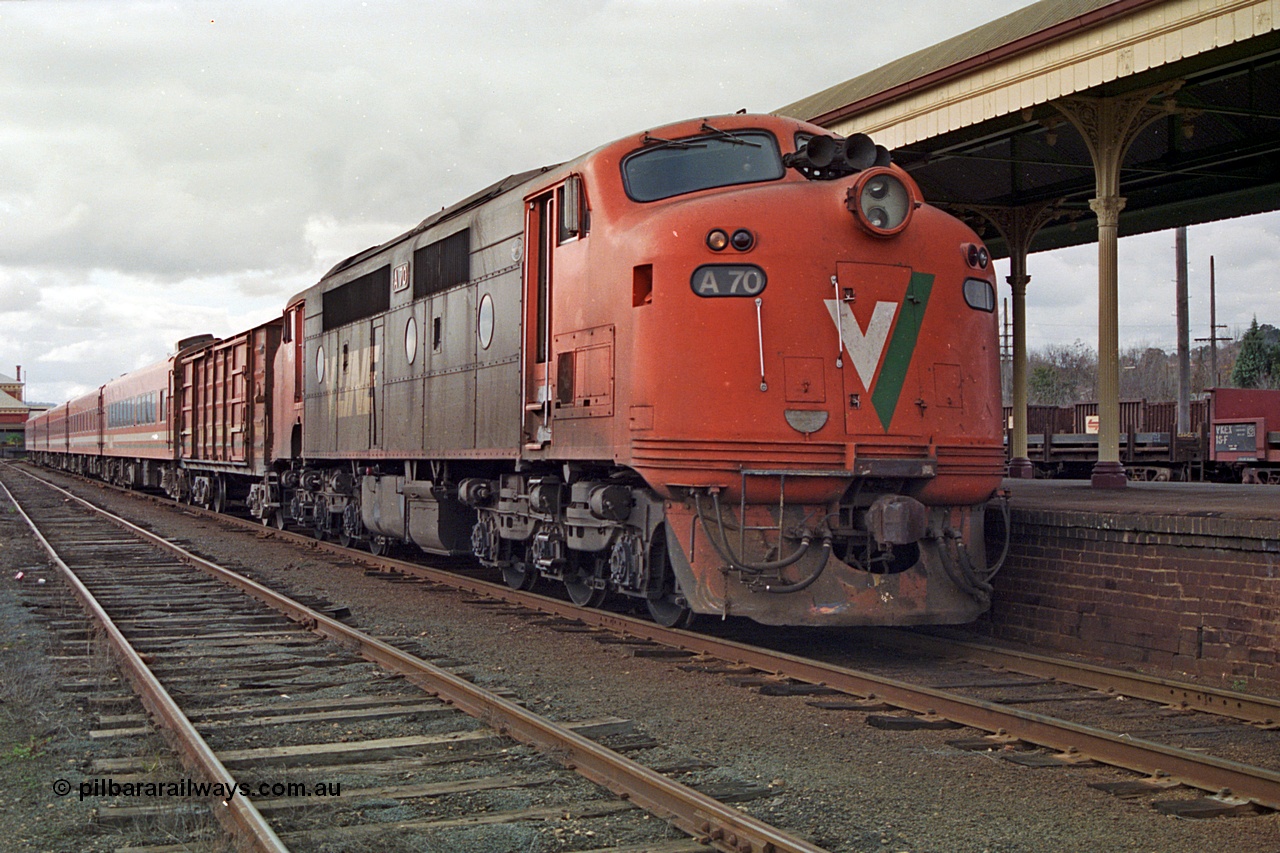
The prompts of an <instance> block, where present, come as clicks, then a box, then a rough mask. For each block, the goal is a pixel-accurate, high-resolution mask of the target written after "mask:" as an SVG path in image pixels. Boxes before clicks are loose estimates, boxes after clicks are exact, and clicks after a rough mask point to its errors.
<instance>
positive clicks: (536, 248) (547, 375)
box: [523, 175, 586, 451]
mask: <svg viewBox="0 0 1280 853" xmlns="http://www.w3.org/2000/svg"><path fill="white" fill-rule="evenodd" d="M585 211H586V205H585V204H584V202H583V196H582V179H581V178H580V177H579V176H577V175H569V176H568V177H567V178H566V179H565V181H564V183H562V184H560V185H559V186H556V187H554V188H552V189H550V190H548V191H547V192H545V193H542V194H540V195H537V196H535V197H533V198H532V199H529V200H528V202H527V206H526V208H525V247H526V248H525V266H524V291H525V292H524V304H525V318H524V322H525V334H524V364H525V369H524V376H523V383H524V394H523V400H524V427H523V443H524V449H525V450H526V451H536V450H545V449H546V448H547V446H548V445H549V444H550V443H551V434H552V418H553V414H554V410H555V406H556V401H557V397H558V395H559V394H561V393H564V392H568V393H570V394H571V393H572V385H573V378H572V375H571V371H572V368H573V362H572V358H558V354H557V352H556V331H555V329H556V327H555V326H554V325H553V324H554V321H555V316H554V314H555V309H554V306H555V290H556V287H557V286H563V285H565V284H566V282H565V281H564V278H565V276H566V275H571V276H572V275H573V271H574V270H575V268H576V267H575V265H574V264H572V263H569V264H567V265H566V264H557V257H558V253H559V252H560V251H562V250H564V249H565V247H566V246H568V245H570V244H572V243H576V242H577V241H578V240H579V239H580V238H581V237H582V236H583V235H585V233H586V228H585V225H586V222H585V217H586V213H585ZM579 266H580V265H579ZM579 274H580V271H579ZM566 371H568V373H567V374H566Z"/></svg>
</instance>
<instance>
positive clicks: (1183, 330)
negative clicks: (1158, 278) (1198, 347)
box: [1174, 225, 1191, 435]
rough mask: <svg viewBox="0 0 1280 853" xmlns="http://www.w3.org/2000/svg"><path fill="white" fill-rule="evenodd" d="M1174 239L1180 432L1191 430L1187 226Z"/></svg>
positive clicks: (1183, 433) (1181, 227)
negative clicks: (1176, 284)
mask: <svg viewBox="0 0 1280 853" xmlns="http://www.w3.org/2000/svg"><path fill="white" fill-rule="evenodd" d="M1175 233H1176V237H1175V239H1174V253H1175V254H1176V255H1177V263H1178V290H1177V303H1178V307H1177V310H1178V434H1179V435H1185V434H1187V433H1189V432H1191V342H1190V338H1191V331H1190V328H1191V327H1190V321H1189V320H1188V319H1187V227H1186V226H1185V225H1179V226H1178V229H1177V231H1176V232H1175Z"/></svg>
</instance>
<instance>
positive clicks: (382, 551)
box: [367, 536, 391, 557]
mask: <svg viewBox="0 0 1280 853" xmlns="http://www.w3.org/2000/svg"><path fill="white" fill-rule="evenodd" d="M367 544H368V547H369V553H370V554H372V555H373V556H375V557H385V556H386V555H387V552H388V551H390V550H391V540H390V539H388V538H387V537H385V536H370V537H369V539H368V543H367Z"/></svg>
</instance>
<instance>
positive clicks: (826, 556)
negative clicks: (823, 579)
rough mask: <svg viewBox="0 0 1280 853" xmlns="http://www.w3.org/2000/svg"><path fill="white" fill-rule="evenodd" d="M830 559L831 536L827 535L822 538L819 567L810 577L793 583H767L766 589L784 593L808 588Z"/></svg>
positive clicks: (766, 590) (780, 593)
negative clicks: (777, 584) (776, 584)
mask: <svg viewBox="0 0 1280 853" xmlns="http://www.w3.org/2000/svg"><path fill="white" fill-rule="evenodd" d="M830 559H831V538H830V537H827V538H826V539H823V540H822V559H821V560H820V561H819V562H818V568H816V569H814V570H813V574H811V575H809V577H807V578H805V579H804V580H802V581H796V582H795V583H792V584H784V585H782V586H775V585H773V584H765V587H764V591H765V592H772V593H777V594H779V595H782V594H785V593H789V592H800V591H801V590H803V589H808V588H809V587H810V586H812V585H813V582H814V581H816V580H817V579H818V577H819V576H820V575H821V574H822V572H823V570H825V569H826V568H827V561H828V560H830Z"/></svg>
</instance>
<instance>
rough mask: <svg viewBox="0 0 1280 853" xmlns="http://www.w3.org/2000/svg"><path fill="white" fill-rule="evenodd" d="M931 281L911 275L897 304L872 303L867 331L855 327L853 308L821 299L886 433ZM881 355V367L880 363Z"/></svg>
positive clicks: (905, 377) (931, 285) (925, 277)
mask: <svg viewBox="0 0 1280 853" xmlns="http://www.w3.org/2000/svg"><path fill="white" fill-rule="evenodd" d="M933 278H934V277H933V276H932V275H929V274H928V273H912V275H911V280H910V281H909V282H908V284H907V291H906V293H905V294H904V295H903V300H902V303H901V305H895V304H894V303H892V302H884V301H878V302H876V305H875V309H874V310H873V311H872V312H871V319H870V320H869V321H868V322H867V327H866V329H863V328H862V327H861V326H860V325H859V324H858V318H857V317H855V316H853V309H852V308H850V307H849V305H848V304H847V303H844V302H836V300H834V299H826V300H823V301H824V302H825V303H826V306H827V313H829V314H830V315H831V320H832V322H835V323H838V324H839V326H840V333H841V335H842V336H843V338H844V347H845V350H846V351H847V352H848V353H849V360H850V361H852V362H853V369H854V370H855V371H857V373H858V379H860V380H861V381H862V387H863V388H866V389H867V390H868V391H869V392H871V405H872V406H873V407H874V408H875V410H876V414H877V415H878V416H879V417H880V423H881V425H882V426H883V427H884V430H885V432H888V431H889V422H890V421H891V420H893V412H894V410H895V409H897V407H898V397H899V396H900V395H901V394H902V386H903V384H904V383H905V382H906V379H907V369H908V368H909V367H910V365H911V356H912V354H913V353H914V352H915V348H916V340H917V338H918V337H919V336H920V325H921V323H923V322H924V310H925V307H926V306H927V305H928V303H929V294H930V293H931V292H932V290H933ZM899 308H901V311H899ZM895 318H896V319H897V323H896V324H895V323H894V320H895ZM886 343H887V344H888V351H887V352H886ZM882 355H883V356H884V366H883V367H881V364H880V362H881V356H882ZM877 368H879V376H878V377H877V375H876V371H877Z"/></svg>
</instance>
